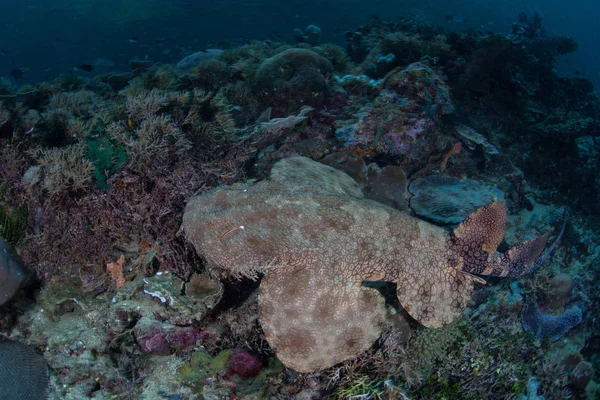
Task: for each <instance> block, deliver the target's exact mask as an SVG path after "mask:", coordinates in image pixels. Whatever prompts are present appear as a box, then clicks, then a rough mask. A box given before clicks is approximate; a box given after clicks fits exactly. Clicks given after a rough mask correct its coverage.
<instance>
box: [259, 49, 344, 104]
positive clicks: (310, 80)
mask: <svg viewBox="0 0 600 400" xmlns="http://www.w3.org/2000/svg"><path fill="white" fill-rule="evenodd" d="M331 72H333V65H331V63H330V62H329V61H328V60H327V59H326V58H325V57H322V56H320V55H318V54H317V53H315V52H314V51H311V50H306V49H288V50H284V51H282V52H281V53H278V54H276V55H274V56H273V57H271V58H267V59H266V60H264V61H263V62H262V64H261V65H260V67H259V68H258V70H257V71H256V76H255V81H256V90H257V91H258V92H268V93H269V97H270V100H276V101H277V103H283V104H284V105H285V104H287V103H293V104H290V106H291V105H296V106H300V105H303V104H308V105H312V106H316V105H318V104H319V103H322V102H323V101H324V100H325V98H326V97H327V94H328V84H327V79H328V76H329V74H330V73H331Z"/></svg>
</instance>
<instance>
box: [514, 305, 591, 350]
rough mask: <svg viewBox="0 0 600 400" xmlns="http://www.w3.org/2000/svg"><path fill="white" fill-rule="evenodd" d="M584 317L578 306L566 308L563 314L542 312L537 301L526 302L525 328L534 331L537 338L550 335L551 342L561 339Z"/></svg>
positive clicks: (523, 321) (523, 318)
mask: <svg viewBox="0 0 600 400" xmlns="http://www.w3.org/2000/svg"><path fill="white" fill-rule="evenodd" d="M582 319H583V312H582V311H581V308H579V307H578V306H575V307H572V308H570V309H568V310H566V311H565V312H564V313H562V314H561V315H550V314H542V312H541V311H540V309H539V307H538V306H537V304H535V303H531V304H526V305H525V309H524V310H523V317H522V319H521V322H522V323H523V329H525V331H527V332H531V333H533V335H534V337H535V339H536V340H541V339H542V338H544V337H545V336H548V337H549V339H550V341H551V342H555V341H557V340H558V339H560V338H561V337H562V336H563V335H564V334H565V333H567V332H569V331H570V330H571V329H573V328H574V327H576V326H577V325H579V324H580V323H581V320H582Z"/></svg>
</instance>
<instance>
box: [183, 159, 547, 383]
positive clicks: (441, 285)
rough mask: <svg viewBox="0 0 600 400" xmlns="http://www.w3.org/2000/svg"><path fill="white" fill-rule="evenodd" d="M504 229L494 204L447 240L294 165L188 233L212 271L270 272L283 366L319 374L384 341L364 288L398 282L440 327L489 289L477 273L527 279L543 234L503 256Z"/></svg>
mask: <svg viewBox="0 0 600 400" xmlns="http://www.w3.org/2000/svg"><path fill="white" fill-rule="evenodd" d="M505 224H506V210H505V205H504V203H503V202H494V203H491V204H489V205H487V206H485V207H483V208H481V209H480V210H478V211H477V212H475V213H473V214H472V215H471V216H469V217H468V218H467V219H466V220H465V221H464V222H463V223H462V224H461V225H459V227H458V228H457V229H456V230H455V231H454V232H453V234H451V235H449V234H448V233H447V232H446V231H445V230H443V229H441V228H438V227H436V226H434V225H431V224H429V223H427V222H424V221H421V220H418V219H416V218H413V217H410V216H407V215H406V214H403V213H400V212H398V211H396V210H394V209H392V208H389V207H387V206H384V205H382V204H379V203H376V202H373V201H370V200H366V199H365V198H364V197H363V195H362V193H361V191H360V189H359V186H358V184H357V183H356V182H355V181H353V180H352V179H351V178H350V177H349V176H347V175H346V174H344V173H342V172H341V171H338V170H335V169H333V168H331V167H328V166H325V165H322V164H319V163H317V162H314V161H311V160H309V159H307V158H302V157H291V158H288V159H284V160H282V161H280V162H279V163H277V164H276V165H275V166H274V168H273V171H272V173H271V179H270V180H267V181H261V182H258V183H255V182H253V181H249V182H246V183H241V184H236V185H233V186H231V187H228V188H219V189H216V190H213V191H211V192H209V193H206V194H204V195H201V196H198V197H195V198H193V199H192V200H190V202H189V203H188V205H187V207H186V210H185V213H184V217H183V224H182V228H181V229H182V232H183V233H184V234H185V236H186V239H187V240H188V241H189V242H190V243H191V244H192V245H193V246H194V247H195V249H196V251H197V252H198V253H199V254H201V255H203V256H204V257H205V258H206V259H207V260H208V262H209V263H210V264H212V265H213V266H215V267H217V268H219V269H221V270H226V271H229V272H230V273H231V274H233V275H234V276H253V275H255V274H257V273H259V272H260V273H264V278H263V280H262V282H261V285H260V291H259V309H260V320H261V325H262V327H263V330H264V333H265V336H266V338H267V340H268V342H269V344H270V345H271V346H272V347H273V348H274V349H275V351H276V353H277V356H278V358H279V359H280V360H281V361H282V362H283V363H284V364H285V365H286V366H288V367H290V368H292V369H295V370H297V371H299V372H311V371H317V370H320V369H324V368H327V367H330V366H332V365H335V364H336V363H338V362H341V361H344V360H346V359H349V358H352V357H355V356H356V355H359V354H360V353H362V352H363V351H364V350H366V349H367V348H369V347H370V346H371V345H372V344H373V342H374V341H375V340H376V339H377V338H378V336H379V334H380V333H381V325H382V323H383V321H384V320H385V318H386V309H385V306H384V301H383V297H382V296H380V294H379V293H378V292H377V291H376V290H375V289H370V288H366V287H361V283H362V282H363V281H388V282H395V283H396V285H397V295H398V298H399V300H400V303H401V304H402V306H403V307H404V308H405V310H406V311H407V312H408V313H409V314H410V315H411V316H412V317H414V318H415V319H416V320H418V321H419V322H420V323H422V324H423V325H425V326H426V327H433V328H435V327H441V326H443V325H446V324H448V323H450V322H452V320H454V319H455V318H456V317H457V316H458V315H459V314H460V313H461V312H462V311H463V310H464V309H465V308H466V305H467V301H468V300H469V299H470V296H471V292H472V290H473V283H474V282H479V283H484V282H485V281H483V279H481V278H479V277H477V276H475V275H473V274H478V275H494V276H519V275H521V274H523V273H527V272H530V271H531V270H532V269H533V268H535V267H536V266H537V265H538V264H539V262H536V259H538V256H539V255H540V254H541V252H542V250H543V248H544V245H545V242H546V236H542V237H539V238H536V239H533V240H530V241H528V242H526V243H523V244H521V245H518V246H516V247H514V248H512V249H511V250H509V251H508V252H507V253H506V254H505V255H499V254H498V253H496V248H497V247H498V245H499V244H500V242H501V241H502V238H503V236H504V229H505ZM553 247H554V246H552V247H551V248H550V249H552V248H553ZM544 258H545V256H542V257H541V258H540V259H544Z"/></svg>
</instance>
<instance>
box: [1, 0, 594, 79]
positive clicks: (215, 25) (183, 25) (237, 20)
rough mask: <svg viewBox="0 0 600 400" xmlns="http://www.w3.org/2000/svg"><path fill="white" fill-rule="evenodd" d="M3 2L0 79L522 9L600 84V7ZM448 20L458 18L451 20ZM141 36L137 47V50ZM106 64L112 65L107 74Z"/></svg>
mask: <svg viewBox="0 0 600 400" xmlns="http://www.w3.org/2000/svg"><path fill="white" fill-rule="evenodd" d="M0 4H1V13H0V76H2V75H8V73H9V72H10V71H11V70H12V69H14V68H21V67H24V68H28V69H29V72H28V73H27V75H26V76H24V78H23V79H24V80H41V79H48V78H50V77H52V76H54V75H56V74H68V73H72V72H73V71H72V67H73V66H74V65H77V64H81V63H94V62H98V60H107V61H110V62H111V63H113V64H114V66H115V69H123V70H126V69H127V61H129V60H130V59H132V58H141V59H143V58H148V59H151V60H153V61H161V62H177V61H178V60H179V59H181V58H182V57H183V56H185V55H186V54H185V53H186V50H189V51H191V50H199V49H202V48H206V47H211V46H210V44H216V43H219V42H221V41H229V42H231V43H232V44H233V45H236V44H243V43H244V42H245V41H247V40H253V39H256V40H267V39H271V40H277V41H288V42H290V43H293V41H294V38H293V35H292V30H293V29H294V28H304V27H306V26H307V25H309V24H316V25H318V26H320V27H321V28H322V32H323V41H325V42H334V43H338V44H343V41H344V37H343V33H344V31H346V30H352V29H355V28H356V27H357V26H358V25H360V24H365V23H367V22H368V21H369V15H370V14H377V13H378V14H380V15H381V17H382V19H384V20H385V19H395V18H396V17H398V16H399V15H401V14H406V13H407V12H409V11H420V12H422V13H423V15H424V16H425V17H426V18H427V19H429V20H431V21H432V22H434V23H440V24H443V25H444V26H446V27H447V28H448V29H451V30H457V31H463V30H468V29H483V30H489V31H494V32H504V33H508V32H510V29H511V23H512V22H514V21H515V19H516V16H517V15H518V13H519V12H526V13H527V14H532V13H533V12H538V13H539V14H540V15H541V16H542V18H543V20H544V22H543V23H544V27H545V29H546V31H547V33H548V34H551V35H552V34H561V35H567V36H572V37H573V38H575V39H576V40H577V42H579V44H580V49H579V50H578V51H577V52H576V53H574V54H570V55H568V56H567V57H561V58H559V60H558V62H557V65H556V69H557V71H558V72H559V73H560V74H564V75H565V76H575V74H576V73H579V76H583V77H586V78H588V79H590V80H591V81H592V82H594V84H595V85H596V86H598V84H600V58H599V57H600V56H599V55H598V52H597V48H598V44H599V43H600V32H599V31H598V29H597V28H596V27H597V25H598V13H599V12H600V5H599V4H598V2H597V1H595V0H577V1H571V2H568V3H565V2H564V1H562V0H546V1H519V0H504V1H492V0H485V1H481V0H450V1H443V0H422V1H418V2H416V1H394V0H373V1H359V0H355V1H352V0H345V1H311V0H306V1H298V0H290V1H285V2H283V1H276V0H262V1H259V0H254V1H232V0H224V1H215V0H212V1H201V2H198V1H193V0H89V1H84V0H75V1H73V0H46V1H40V0H37V1H36V0H30V1H10V0H3V1H1V2H0ZM446 15H452V16H454V17H455V19H454V20H453V21H451V22H447V21H446V20H445V19H444V16H446ZM278 35H279V36H278ZM132 37H135V38H137V39H138V42H137V43H131V42H130V40H129V39H130V38H132ZM157 40H158V41H159V42H160V43H157ZM182 49H186V50H182ZM103 65H106V62H103V63H101V65H100V69H102V68H104V67H103Z"/></svg>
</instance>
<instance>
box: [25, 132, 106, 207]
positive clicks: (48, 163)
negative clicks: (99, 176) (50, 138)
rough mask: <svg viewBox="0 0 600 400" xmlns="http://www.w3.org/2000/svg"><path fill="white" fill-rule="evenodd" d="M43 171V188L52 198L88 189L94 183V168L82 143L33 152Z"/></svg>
mask: <svg viewBox="0 0 600 400" xmlns="http://www.w3.org/2000/svg"><path fill="white" fill-rule="evenodd" d="M31 155H32V156H33V157H34V158H35V159H36V161H37V163H38V165H39V166H40V167H42V169H43V180H42V182H41V185H42V188H43V189H44V190H45V191H47V192H48V194H49V195H50V196H51V197H60V196H62V195H65V194H66V193H68V192H78V191H83V190H85V189H87V188H88V187H89V186H90V184H91V182H92V174H93V171H94V167H93V165H92V163H91V162H90V161H89V160H88V159H87V158H86V153H85V146H84V145H83V144H82V143H78V144H74V145H70V146H66V147H60V148H52V149H40V148H38V149H36V150H32V151H31Z"/></svg>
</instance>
